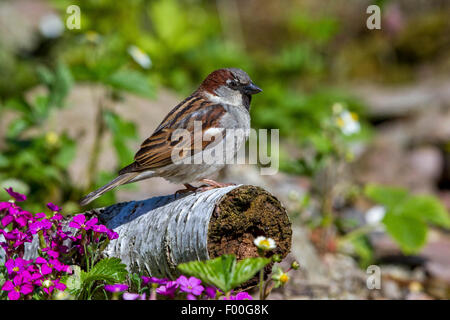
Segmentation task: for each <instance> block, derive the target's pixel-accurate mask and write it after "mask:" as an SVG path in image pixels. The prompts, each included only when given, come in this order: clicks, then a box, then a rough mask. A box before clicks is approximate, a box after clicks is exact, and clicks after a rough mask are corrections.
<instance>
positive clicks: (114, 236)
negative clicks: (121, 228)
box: [106, 229, 119, 240]
mask: <svg viewBox="0 0 450 320" xmlns="http://www.w3.org/2000/svg"><path fill="white" fill-rule="evenodd" d="M106 235H107V236H108V239H109V240H114V239H117V238H119V234H118V233H117V232H115V231H113V230H110V229H108V231H106Z"/></svg>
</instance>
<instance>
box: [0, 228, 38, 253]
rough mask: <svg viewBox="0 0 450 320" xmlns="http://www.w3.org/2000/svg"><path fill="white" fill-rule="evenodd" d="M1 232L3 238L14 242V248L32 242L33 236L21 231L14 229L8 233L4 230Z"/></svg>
mask: <svg viewBox="0 0 450 320" xmlns="http://www.w3.org/2000/svg"><path fill="white" fill-rule="evenodd" d="M0 231H1V232H2V233H3V236H4V237H5V239H6V240H9V241H14V243H13V247H14V248H17V247H19V246H21V245H22V244H24V243H25V242H31V236H29V235H27V234H26V233H23V232H21V231H19V230H18V229H14V230H12V231H10V232H6V231H4V230H2V229H0Z"/></svg>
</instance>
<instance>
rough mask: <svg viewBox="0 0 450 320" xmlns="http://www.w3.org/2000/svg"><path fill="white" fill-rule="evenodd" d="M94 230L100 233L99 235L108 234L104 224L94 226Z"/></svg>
mask: <svg viewBox="0 0 450 320" xmlns="http://www.w3.org/2000/svg"><path fill="white" fill-rule="evenodd" d="M92 230H94V232H98V233H107V232H108V228H106V227H105V226H104V225H102V224H98V225H95V226H93V227H92Z"/></svg>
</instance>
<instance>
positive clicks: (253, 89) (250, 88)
mask: <svg viewBox="0 0 450 320" xmlns="http://www.w3.org/2000/svg"><path fill="white" fill-rule="evenodd" d="M261 91H262V89H261V88H260V87H258V86H257V85H255V84H254V83H253V82H250V83H249V84H248V85H246V86H245V87H244V92H245V93H246V94H256V93H258V92H261Z"/></svg>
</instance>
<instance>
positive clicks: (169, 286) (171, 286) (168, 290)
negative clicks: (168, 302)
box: [156, 281, 178, 298]
mask: <svg viewBox="0 0 450 320" xmlns="http://www.w3.org/2000/svg"><path fill="white" fill-rule="evenodd" d="M177 288H178V283H177V282H176V281H169V282H167V283H166V285H165V286H161V287H159V288H157V289H156V293H158V294H160V295H162V296H166V297H169V298H173V297H174V296H175V292H176V291H177Z"/></svg>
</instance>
